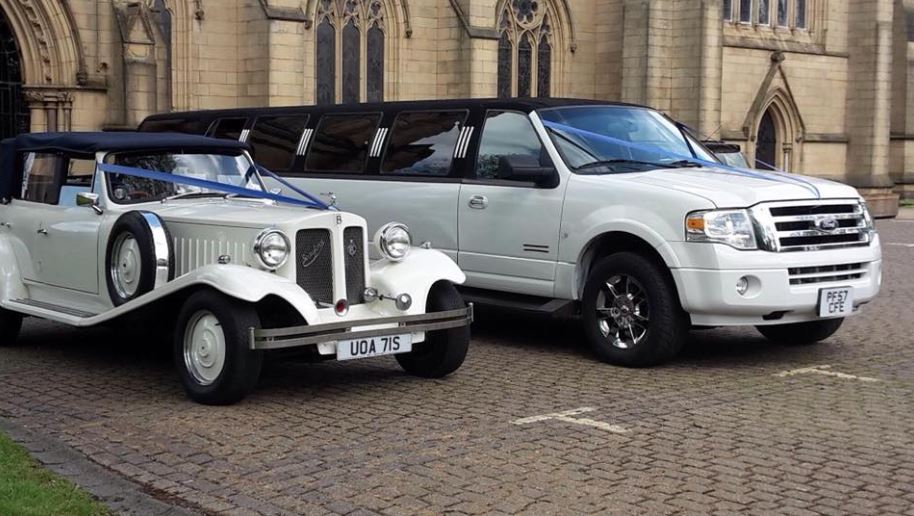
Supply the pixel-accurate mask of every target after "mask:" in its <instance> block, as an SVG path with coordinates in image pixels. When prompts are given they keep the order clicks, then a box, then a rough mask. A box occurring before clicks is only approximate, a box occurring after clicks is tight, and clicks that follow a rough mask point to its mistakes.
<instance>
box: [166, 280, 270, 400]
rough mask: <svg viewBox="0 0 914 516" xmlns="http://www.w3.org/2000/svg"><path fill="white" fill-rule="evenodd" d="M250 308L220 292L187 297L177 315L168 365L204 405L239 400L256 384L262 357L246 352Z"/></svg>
mask: <svg viewBox="0 0 914 516" xmlns="http://www.w3.org/2000/svg"><path fill="white" fill-rule="evenodd" d="M259 327H260V319H259V317H258V316H257V312H256V311H255V310H254V307H253V306H252V305H250V304H248V303H245V302H242V301H238V300H236V299H232V298H229V297H227V296H224V295H222V294H220V293H217V292H214V291H210V290H202V291H199V292H196V293H195V294H193V295H191V296H190V297H189V298H188V299H187V301H185V302H184V306H183V307H182V308H181V313H180V314H179V315H178V320H177V325H176V328H175V333H174V361H175V366H176V368H177V370H178V376H179V377H180V379H181V383H182V385H183V386H184V390H185V391H186V392H187V395H188V396H189V397H190V398H191V399H192V400H194V401H196V402H198V403H203V404H205V405H230V404H232V403H236V402H238V401H241V400H242V399H243V398H244V397H245V396H247V395H248V394H249V393H250V392H251V391H252V390H253V389H254V387H255V386H256V385H257V380H258V378H259V377H260V369H261V366H262V364H263V353H262V352H261V351H253V350H251V349H250V335H251V333H250V329H251V328H259Z"/></svg>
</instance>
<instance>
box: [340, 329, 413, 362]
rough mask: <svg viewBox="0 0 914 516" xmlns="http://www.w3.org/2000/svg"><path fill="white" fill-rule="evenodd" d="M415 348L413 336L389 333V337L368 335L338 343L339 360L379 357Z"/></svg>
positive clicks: (406, 351)
mask: <svg viewBox="0 0 914 516" xmlns="http://www.w3.org/2000/svg"><path fill="white" fill-rule="evenodd" d="M412 350H413V336H412V335H411V334H409V333H407V334H405V335H389V336H387V337H366V338H364V339H352V340H341V341H339V342H337V344H336V359H337V360H355V359H357V358H370V357H379V356H382V355H396V354H397V353H409V352H410V351H412Z"/></svg>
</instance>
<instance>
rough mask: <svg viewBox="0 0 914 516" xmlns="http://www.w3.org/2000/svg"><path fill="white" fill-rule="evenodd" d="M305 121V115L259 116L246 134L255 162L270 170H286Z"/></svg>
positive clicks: (306, 120) (292, 157)
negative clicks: (249, 132)
mask: <svg viewBox="0 0 914 516" xmlns="http://www.w3.org/2000/svg"><path fill="white" fill-rule="evenodd" d="M307 123H308V116H307V115H304V116H262V117H259V118H258V119H257V121H256V122H254V127H253V129H251V134H250V136H248V141H249V142H250V143H251V146H252V147H253V149H254V158H256V160H257V163H260V164H261V165H263V166H264V167H266V168H267V169H269V170H272V171H277V172H281V171H285V170H288V169H289V168H290V167H291V166H292V162H293V161H294V160H295V153H296V151H297V150H298V142H299V141H300V140H301V134H302V131H304V130H305V125H307Z"/></svg>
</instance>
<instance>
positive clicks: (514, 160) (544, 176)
mask: <svg viewBox="0 0 914 516" xmlns="http://www.w3.org/2000/svg"><path fill="white" fill-rule="evenodd" d="M498 173H499V179H509V180H513V181H526V182H529V183H533V184H535V185H536V186H538V187H540V188H555V187H556V186H558V185H559V174H558V171H556V169H555V167H553V166H548V167H544V166H543V165H541V164H540V160H538V159H536V158H535V157H533V156H525V155H520V154H514V155H509V156H501V157H500V158H499V160H498Z"/></svg>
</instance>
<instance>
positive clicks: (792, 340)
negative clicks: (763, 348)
mask: <svg viewBox="0 0 914 516" xmlns="http://www.w3.org/2000/svg"><path fill="white" fill-rule="evenodd" d="M843 323H844V319H822V320H821V321H810V322H804V323H793V324H775V325H773V326H756V327H755V329H757V330H758V331H759V333H761V334H762V335H764V336H765V338H766V339H768V340H770V341H772V342H778V343H780V344H787V345H788V346H804V345H807V344H815V343H816V342H819V341H822V340H825V339H827V338H829V337H831V336H832V335H834V334H835V332H836V331H838V329H839V328H841V325H842V324H843Z"/></svg>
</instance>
